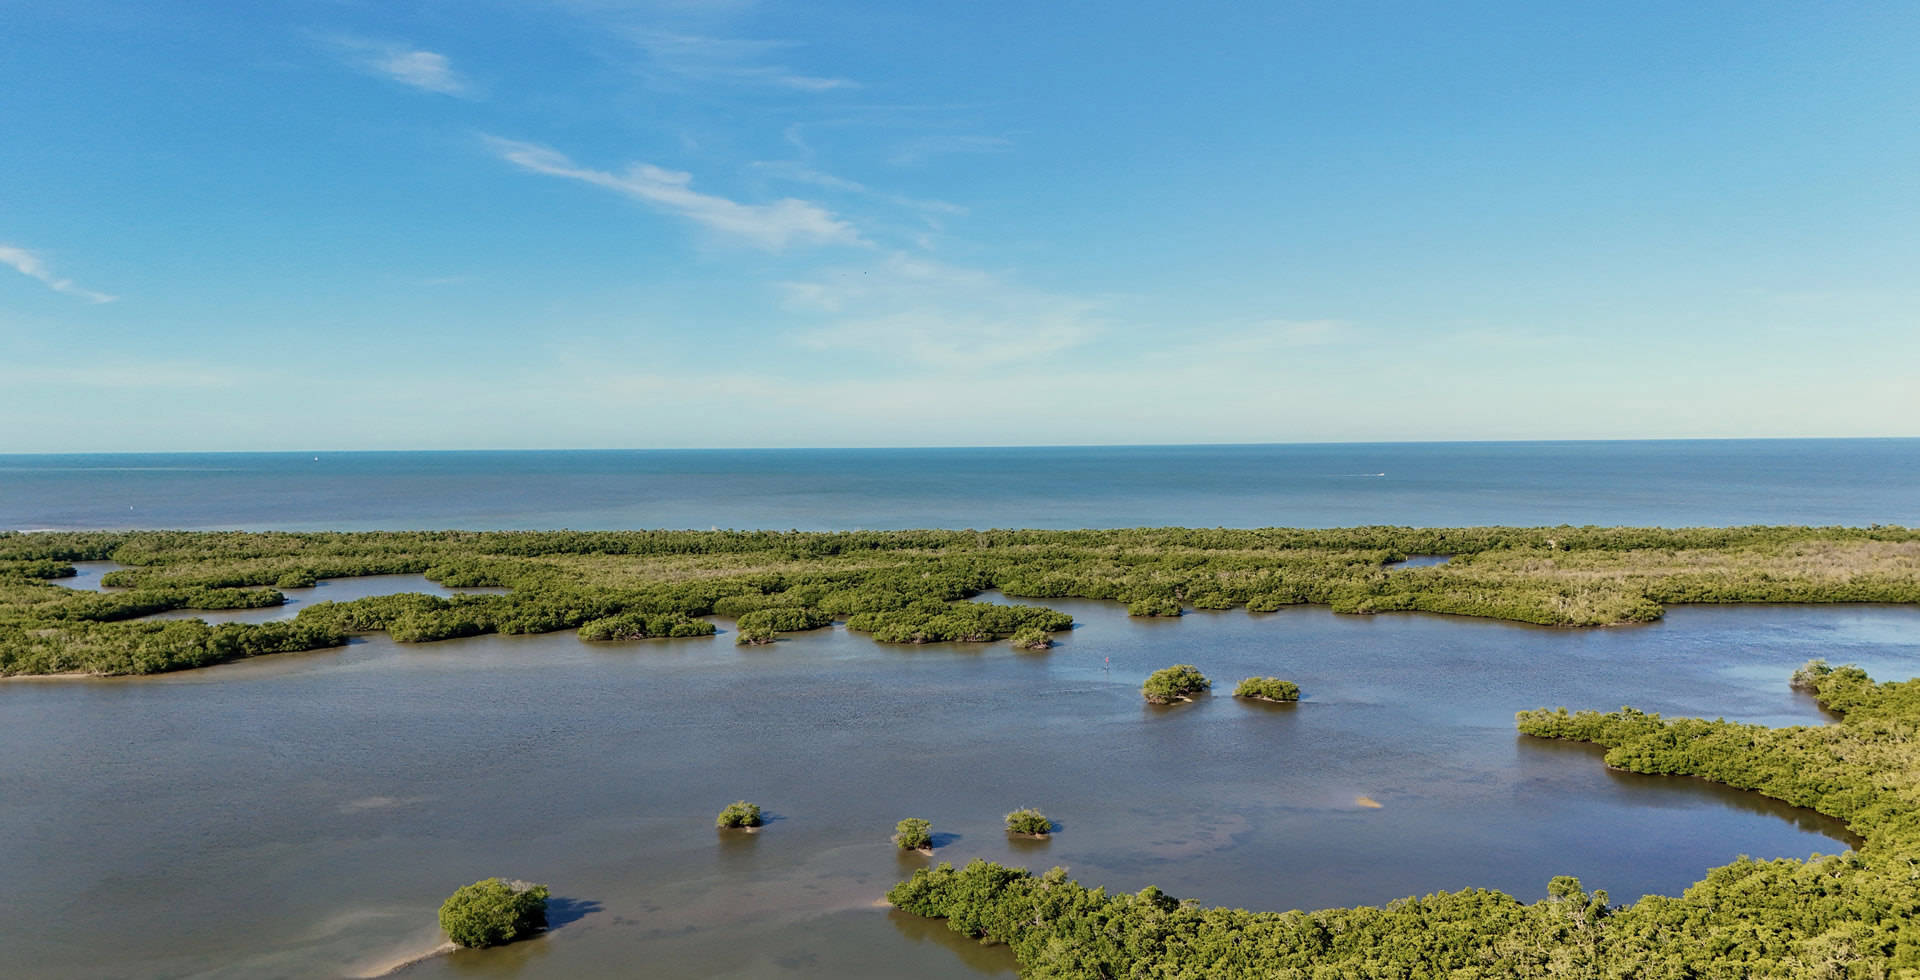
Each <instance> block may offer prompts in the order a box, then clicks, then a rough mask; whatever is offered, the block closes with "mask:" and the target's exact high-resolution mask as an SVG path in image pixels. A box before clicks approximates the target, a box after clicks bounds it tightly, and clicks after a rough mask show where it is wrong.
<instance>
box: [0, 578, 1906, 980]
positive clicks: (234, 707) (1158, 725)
mask: <svg viewBox="0 0 1920 980" xmlns="http://www.w3.org/2000/svg"><path fill="white" fill-rule="evenodd" d="M1052 604H1054V605H1056V606H1057V607H1058V608H1062V609H1065V610H1068V611H1070V612H1072V613H1073V614H1074V615H1075V616H1076V617H1078V618H1079V619H1080V621H1081V624H1082V625H1081V626H1080V628H1078V629H1076V630H1075V631H1074V632H1073V633H1072V634H1071V635H1070V636H1068V637H1066V638H1065V639H1064V640H1063V641H1062V642H1061V643H1060V645H1059V646H1058V647H1057V648H1056V649H1054V650H1053V651H1051V652H1048V653H1039V654H1023V653H1015V652H1013V651H1012V650H1010V649H1008V648H1007V647H1006V646H1005V645H1004V644H994V645H985V646H948V645H942V646H929V647H918V648H913V647H892V646H881V645H878V644H874V643H872V642H869V641H868V640H866V639H865V638H864V637H860V636H856V635H850V634H848V633H846V632H845V631H844V630H842V629H838V628H836V629H833V630H830V631H821V632H817V633H812V634H805V635H801V636H796V637H793V638H791V639H788V640H784V641H782V642H780V643H778V644H775V645H774V646H772V647H770V648H753V649H748V650H743V649H741V648H737V647H735V646H733V644H732V642H731V637H730V636H729V635H727V634H725V633H724V632H723V633H722V634H721V635H720V636H718V637H712V638H700V639H688V640H671V641H646V642H639V643H629V644H613V645H605V644H596V645H588V644H584V643H581V642H579V641H578V640H576V639H575V638H574V637H573V636H572V635H571V634H560V635H551V636H535V637H479V638H474V639H471V640H459V641H450V642H445V643H436V644H426V645H419V646H403V645H395V644H392V643H390V642H389V641H387V640H386V639H385V638H384V637H383V636H376V637H371V638H367V639H364V640H362V641H359V642H356V643H354V644H353V645H351V646H349V647H347V648H345V649H342V650H333V651H318V652H314V653H308V654H292V655H283V656H277V657H271V658H264V659H261V660H257V661H251V662H246V663H240V664H233V665H229V666H225V667H218V668H212V669H208V670H201V671H193V672H187V673H183V674H176V675H169V676H163V677H158V678H149V679H136V680H104V681H44V682H18V683H7V684H0V719H3V720H4V723H3V724H0V841H5V842H6V853H7V860H6V864H5V867H6V874H4V875H0V949H4V950H5V951H6V963H5V967H4V970H5V971H6V972H8V974H9V975H20V976H34V977H40V976H48V977H97V976H129V977H132V976H209V977H280V976H284V977H325V976H338V975H343V974H352V973H357V972H365V971H369V970H372V969H374V968H376V967H379V966H381V965H383V964H388V963H392V962H395V961H397V960H400V959H404V958H405V957H406V956H408V955H409V954H412V953H415V952H420V951H425V950H428V949H431V948H432V947H433V946H434V945H435V944H436V943H437V942H438V936H437V933H436V931H435V929H434V924H433V923H434V912H435V909H436V908H437V907H438V904H439V902H440V900H441V899H443V898H444V897H445V896H446V895H447V894H448V893H449V892H451V891H452V890H453V889H454V888H455V887H457V886H459V885H462V884H466V883H468V882H471V881H473V880H475V879H477V878H481V877H485V876H488V875H503V876H508V877H520V878H527V879H532V880H537V881H541V882H545V883H547V884H548V885H550V886H551V887H552V889H553V891H554V894H555V896H556V897H557V901H556V903H555V915H554V918H555V922H556V925H557V928H555V929H554V930H553V931H552V932H550V933H549V934H547V935H546V936H544V937H542V938H539V939H537V940H534V941H531V942H527V943H521V944H517V945H515V946H511V947H507V948H505V949H500V950H489V951H480V952H461V953H457V954H453V955H450V956H440V957H436V958H432V959H428V960H425V961H423V962H420V963H417V964H415V965H413V966H411V967H408V968H407V969H405V970H403V971H402V972H401V974H400V975H402V976H405V977H443V976H477V975H484V976H503V977H504V976H569V977H589V978H591V977H626V976H634V975H645V976H649V977H766V976H774V977H781V976H791V977H856V978H857V977H895V976H904V975H913V976H926V977H971V976H981V975H1010V974H1011V971H1012V962H1011V959H1010V958H1009V957H1008V956H1007V954H1006V953H1005V951H1004V950H1000V949H991V948H983V947H980V946H978V945H976V944H972V943H969V942H966V941H962V940H959V939H958V938H957V937H954V936H953V935H952V934H951V933H949V932H947V931H946V929H945V928H944V926H943V925H942V924H941V923H937V922H927V921H923V920H920V919H917V918H914V917H911V916H904V915H900V914H898V913H893V912H890V911H888V910H885V909H879V908H874V907H873V902H874V900H875V899H877V898H879V897H880V896H881V895H882V894H883V893H884V892H885V890H886V889H887V887H888V886H890V885H891V884H892V883H893V882H895V881H896V880H898V879H900V878H902V877H904V876H906V875H907V874H908V873H910V872H911V871H912V870H913V869H914V868H916V867H920V866H923V865H924V864H925V863H926V862H927V860H928V859H926V858H921V857H918V856H911V855H909V856H901V855H898V854H897V853H895V852H894V851H893V850H892V848H891V846H890V845H889V844H888V842H887V836H888V834H889V833H891V831H892V828H893V824H894V822H895V821H897V820H899V819H900V818H902V817H906V816H920V817H926V818H928V819H930V820H932V821H933V824H934V829H935V831H936V833H938V834H939V835H941V836H940V839H939V842H940V847H939V849H938V852H937V855H936V857H935V858H934V860H952V861H955V862H963V861H965V860H966V859H968V858H971V857H976V856H978V857H985V858H989V859H992V860H998V861H1007V862H1012V863H1017V864H1025V865H1028V866H1030V867H1033V868H1036V869H1042V868H1045V867H1050V866H1052V865H1055V864H1062V865H1066V866H1068V867H1069V868H1071V870H1072V872H1073V873H1074V874H1075V875H1076V876H1077V877H1079V878H1080V879H1082V880H1083V881H1086V882H1088V883H1089V884H1100V885H1106V886H1108V887H1110V888H1114V889H1127V890H1133V889H1138V888H1140V887H1142V886H1145V885H1147V884H1157V885H1159V886H1161V887H1163V888H1165V889H1167V890H1168V891H1170V892H1171V893H1173V894H1175V895H1178V896H1181V897H1191V898H1196V899H1199V900H1200V901H1202V902H1205V903H1208V904H1231V905H1240V906H1246V907H1253V908H1266V909H1287V908H1294V907H1306V908H1314V907H1323V906H1330V905H1346V904H1356V903H1377V902H1384V901H1388V900H1391V899H1394V898H1397V897H1402V896H1406V895H1411V894H1417V893H1425V892H1429V891H1433V890H1436V889H1452V888H1462V887H1467V886H1487V887H1494V888H1500V889H1504V890H1507V891H1509V892H1511V893H1513V894H1515V895H1517V896H1520V897H1522V898H1526V899H1533V898H1537V897H1539V896H1541V895H1542V894H1544V891H1545V886H1546V882H1547V879H1548V878H1549V877H1551V876H1552V875H1556V874H1574V875H1578V876H1580V877H1581V878H1583V879H1584V881H1585V883H1586V884H1587V885H1588V886H1589V887H1599V888H1606V889H1608V890H1609V891H1610V892H1612V894H1613V896H1614V897H1615V899H1616V900H1631V899H1633V898H1635V897H1637V896H1639V895H1640V894H1643V893H1646V892H1663V893H1677V892H1678V891H1679V890H1680V889H1682V888H1684V887H1685V886H1686V885H1687V884H1689V883H1691V882H1692V881H1694V880H1696V879H1698V878H1699V877H1701V875H1702V874H1703V873H1704V872H1705V871H1706V869H1707V868H1709V867H1711V866H1713V865H1717V864H1722V863H1725V862H1727V861H1729V860H1731V859H1733V858H1734V857H1736V856H1738V855H1740V854H1750V855H1753V856H1756V857H1772V856H1795V857H1801V856H1805V855H1807V854H1808V853H1811V852H1814V851H1822V852H1829V853H1831V852H1835V851H1838V850H1841V849H1843V848H1844V847H1846V846H1847V838H1846V835H1845V833H1844V830H1843V829H1842V828H1841V827H1840V826H1839V825H1838V824H1837V823H1836V822H1834V821H1831V820H1828V819H1825V818H1822V817H1820V816H1818V815H1816V814H1813V813H1810V812H1808V811H1803V810H1795V809H1792V808H1789V807H1786V806H1783V805H1779V804H1776V803H1773V802H1771V801H1768V800H1765V799H1763V798H1760V797H1758V796H1755V795H1753V794H1750V793H1743V792H1737V791H1733V790H1728V789H1725V788H1722V787H1716V786H1713V785H1711V784H1708V783H1704V782H1701V781H1699V780H1692V779H1675V778H1660V777H1645V776H1635V775H1630V774H1622V773H1615V772H1610V771H1608V770H1607V769H1605V768H1604V767H1603V766H1601V765H1600V762H1599V754H1598V752H1597V751H1596V750H1592V749H1588V748H1585V747H1581V746H1572V745H1558V744H1549V743H1542V742H1537V741H1533V740H1530V739H1526V738H1523V737H1520V736H1518V735H1516V734H1515V733H1514V731H1513V727H1512V716H1513V712H1514V711H1515V710H1517V709H1521V708H1529V707H1536V706H1541V705H1547V706H1551V705H1568V706H1571V707H1598V708H1613V707H1617V706H1619V705H1621V704H1633V705H1636V706H1638V707H1642V708H1645V709H1648V710H1653V711H1661V712H1666V713H1669V714H1693V715H1705V716H1708V717H1713V716H1720V715H1725V716H1727V717H1730V718H1738V719H1741V720H1749V721H1758V722H1764V723H1768V724H1790V723H1814V724H1817V723H1820V722H1821V721H1822V718H1821V714H1820V712H1819V710H1818V708H1817V707H1816V706H1815V705H1814V704H1813V703H1812V702H1811V701H1810V700H1808V699H1806V698H1804V697H1803V696H1800V695H1796V694H1794V693H1793V692H1791V691H1789V690H1788V689H1787V686H1786V678H1787V675H1788V674H1789V673H1790V672H1791V671H1792V670H1793V668H1794V667H1796V666H1798V665H1799V664H1800V663H1801V662H1803V661H1805V660H1806V659H1808V658H1809V657H1813V656H1824V657H1827V658H1828V659H1830V660H1833V661H1835V662H1842V661H1849V660H1851V661H1858V662H1860V663H1861V664H1862V665H1863V666H1866V667H1868V669H1870V670H1873V671H1875V672H1876V673H1878V674H1880V675H1882V676H1888V677H1891V676H1896V675H1897V676H1900V677H1906V676H1911V675H1913V674H1914V673H1920V643H1916V639H1915V638H1916V637H1920V610H1914V609H1910V608H1892V607H1792V606H1774V607H1744V608H1731V607H1703V608H1682V609H1676V610H1673V611H1672V613H1671V614H1670V616H1669V618H1668V619H1667V620H1666V621H1664V622H1662V623H1658V624H1653V625H1650V626H1645V627H1635V628H1624V629H1608V630H1584V631H1568V630H1549V629H1539V628H1531V627H1524V626H1516V625H1511V624H1504V623H1497V622H1491V621H1484V620H1471V619H1459V618H1448V617H1439V616H1424V615H1394V616H1378V617H1347V616H1336V615H1334V614H1332V613H1329V612H1327V611H1326V610H1324V609H1320V608H1299V609H1289V610H1285V611H1282V612H1279V613H1274V614H1267V615H1251V614H1248V613H1245V612H1240V611H1234V612H1224V613H1205V614H1195V615H1189V616H1187V617H1184V618H1182V619H1179V620H1174V621H1140V620H1130V619H1128V618H1127V617H1126V615H1125V613H1124V610H1123V609H1122V608H1121V607H1119V606H1118V605H1115V604H1109V603H1097V602H1079V601H1071V600H1063V601H1057V602H1054V603H1052ZM724 626H725V624H724V623H723V628H724ZM1176 662H1190V663H1194V664H1197V665H1199V666H1200V667H1201V669H1202V670H1204V671H1206V672H1207V673H1208V674H1210V675H1211V676H1212V677H1213V678H1214V680H1215V682H1216V684H1218V685H1219V686H1220V687H1221V689H1222V690H1223V691H1224V690H1229V689H1230V687H1231V684H1232V683H1233V682H1234V681H1236V680H1238V679H1239V678H1241V677H1244V676H1248V675H1251V674H1276V675H1279V676H1282V677H1287V678H1290V679H1293V680H1295V681H1297V682H1299V683H1300V685H1301V686H1302V688H1303V689H1304V691H1305V694H1306V699H1305V700H1304V701H1303V702H1302V703H1300V704H1298V705H1292V706H1278V705H1262V704H1246V703H1241V702H1237V701H1234V700H1233V699H1231V698H1229V697H1226V696H1224V695H1222V696H1216V697H1211V698H1202V699H1200V700H1199V701H1197V702H1195V703H1192V704H1186V705H1180V706H1176V707H1172V708H1165V709H1160V708H1149V707H1146V706H1145V705H1143V704H1142V703H1141V701H1140V699H1139V696H1138V693H1137V688H1138V686H1139V683H1140V681H1141V679H1142V678H1143V677H1144V676H1145V675H1146V674H1147V673H1148V672H1149V671H1151V670H1153V669H1155V668H1158V667H1162V666H1166V665H1168V664H1171V663H1176ZM1361 796H1366V797H1369V798H1371V799H1373V800H1375V801H1378V802H1379V803H1380V804H1382V806H1381V807H1380V808H1379V809H1372V808H1367V807H1363V806H1360V805H1357V804H1356V799H1357V798H1359V797H1361ZM740 798H746V799H749V800H753V801H755V802H758V803H759V804H761V805H762V806H763V807H765V808H766V809H767V810H768V811H770V812H771V813H772V814H773V816H774V819H773V820H772V821H771V822H770V823H769V824H768V825H767V827H765V828H764V829H763V830H762V831H761V832H760V833H758V834H754V835H744V834H738V833H720V832H717V831H716V830H715V829H714V828H713V826H712V820H713V815H714V813H715V812H716V811H718V810H719V809H720V807H721V806H722V805H724V804H726V803H728V802H730V801H732V800H735V799H740ZM1025 805H1032V806H1038V807H1040V808H1042V809H1043V810H1045V811H1046V812H1047V813H1048V814H1049V815H1050V816H1052V817H1054V818H1055V819H1056V821H1057V822H1058V823H1059V824H1060V825H1061V830H1060V833H1059V834H1058V835H1057V836H1055V837H1054V838H1053V839H1052V840H1051V841H1047V842H1030V841H1022V840H1009V839H1008V838H1007V837H1006V836H1005V834H1004V833H1003V832H1002V830H1001V828H1000V817H1001V815H1002V814H1003V813H1005V812H1006V811H1008V810H1010V809H1013V808H1014V807H1017V806H1025Z"/></svg>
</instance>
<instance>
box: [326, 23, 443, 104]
mask: <svg viewBox="0 0 1920 980" xmlns="http://www.w3.org/2000/svg"><path fill="white" fill-rule="evenodd" d="M325 40H326V41H327V43H329V44H330V45H332V46H333V48H334V49H335V50H336V51H338V52H339V53H340V54H341V56H342V57H344V58H346V60H347V61H348V62H349V63H351V64H352V65H354V67H356V68H359V69H361V70H362V71H367V72H371V73H373V74H375V75H380V76H382V77H385V78H388V79H391V80H393V81H396V82H399V83H400V84H402V85H407V86H411V87H413V88H417V89H420V90H421V91H425V92H439V93H441V94H442V95H467V94H470V93H471V92H472V86H471V85H469V84H468V83H467V81H466V79H464V78H461V77H460V75H459V74H458V73H456V72H455V71H454V70H453V62H451V61H449V60H448V59H447V56H446V55H444V54H440V53H439V52H436V51H427V50H423V49H420V48H415V47H413V46H412V45H408V44H402V43H400V42H398V41H380V40H375V39H372V38H364V37H351V36H345V35H336V36H332V37H328V38H326V39H325Z"/></svg>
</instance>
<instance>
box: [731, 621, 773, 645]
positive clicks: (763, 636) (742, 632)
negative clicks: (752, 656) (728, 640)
mask: <svg viewBox="0 0 1920 980" xmlns="http://www.w3.org/2000/svg"><path fill="white" fill-rule="evenodd" d="M778 636H779V634H778V633H775V632H774V631H773V630H772V628H770V627H766V626H746V627H742V628H740V629H738V630H735V631H734V634H733V642H734V645H736V646H743V647H747V646H764V645H766V644H768V643H772V642H773V641H774V640H775V639H776V638H777V637H778Z"/></svg>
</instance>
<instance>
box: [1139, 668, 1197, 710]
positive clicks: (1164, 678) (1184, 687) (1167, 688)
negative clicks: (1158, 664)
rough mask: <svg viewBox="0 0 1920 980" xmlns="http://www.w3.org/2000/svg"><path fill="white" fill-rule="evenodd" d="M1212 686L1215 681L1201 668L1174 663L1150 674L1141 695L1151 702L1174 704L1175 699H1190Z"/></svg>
mask: <svg viewBox="0 0 1920 980" xmlns="http://www.w3.org/2000/svg"><path fill="white" fill-rule="evenodd" d="M1212 688H1213V682H1212V681H1210V680H1208V679H1207V675H1205V674H1202V673H1201V672H1200V668H1198V667H1195V666H1194V665H1192V664H1174V665H1173V666H1171V667H1162V668H1160V669H1159V670H1156V671H1154V672H1153V673H1151V674H1148V675H1147V682H1146V683H1145V684H1142V685H1140V696H1141V697H1144V698H1146V699H1147V701H1148V703H1150V704H1172V703H1174V702H1175V701H1190V700H1192V699H1193V696H1194V695H1196V694H1199V693H1200V692H1201V691H1206V690H1211V689H1212Z"/></svg>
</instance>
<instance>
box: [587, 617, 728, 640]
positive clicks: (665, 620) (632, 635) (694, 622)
mask: <svg viewBox="0 0 1920 980" xmlns="http://www.w3.org/2000/svg"><path fill="white" fill-rule="evenodd" d="M713 634H714V626H713V624H712V623H709V622H707V621H706V620H704V619H694V618H693V617H691V616H688V615H687V614H685V613H678V612H669V613H653V614H648V613H637V612H630V613H621V614H619V615H617V616H606V617H602V618H600V619H596V620H593V621H591V622H587V623H583V624H581V626H580V638H581V639H583V640H647V639H652V638H654V637H668V636H712V635H713Z"/></svg>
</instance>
